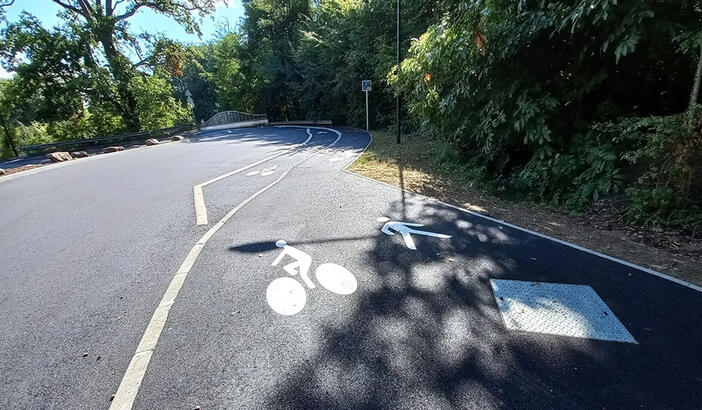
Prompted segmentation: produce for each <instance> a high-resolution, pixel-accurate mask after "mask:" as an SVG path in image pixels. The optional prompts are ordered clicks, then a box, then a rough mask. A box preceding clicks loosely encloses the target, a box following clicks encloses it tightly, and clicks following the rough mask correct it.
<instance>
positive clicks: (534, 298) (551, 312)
mask: <svg viewBox="0 0 702 410" xmlns="http://www.w3.org/2000/svg"><path fill="white" fill-rule="evenodd" d="M490 285H491V286H492V290H493V292H494V293H495V300H496V301H497V306H498V308H499V309H500V313H501V314H502V319H503V320H504V322H505V326H506V327H507V328H508V329H514V330H521V331H525V332H537V333H547V334H552V335H561V336H571V337H582V338H588V339H599V340H609V341H615V342H628V343H637V342H636V340H635V339H634V338H633V337H632V336H631V334H630V333H629V331H628V330H626V328H625V327H624V325H622V323H621V322H620V321H619V319H617V317H616V316H614V313H612V311H611V310H610V309H609V308H608V307H607V305H605V303H604V302H603V301H602V299H600V297H599V296H598V295H597V293H595V291H594V290H593V289H592V288H591V287H589V286H586V285H567V284H560V283H543V282H525V281H520V280H501V279H490Z"/></svg>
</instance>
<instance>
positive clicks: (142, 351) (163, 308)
mask: <svg viewBox="0 0 702 410" xmlns="http://www.w3.org/2000/svg"><path fill="white" fill-rule="evenodd" d="M308 131H309V129H308ZM333 131H334V132H335V133H336V134H337V135H338V137H337V138H336V140H334V142H332V143H331V144H329V145H327V148H328V147H331V146H333V145H335V144H336V143H337V142H338V141H339V139H341V132H339V131H336V130H333ZM310 135H311V134H310ZM307 141H309V138H308V139H307ZM307 141H305V142H307ZM319 152H321V150H319V149H318V150H316V151H315V152H313V153H312V154H311V155H309V156H307V157H305V158H303V159H302V160H300V161H299V162H297V163H295V164H294V165H293V166H292V167H290V169H288V170H287V171H285V172H284V173H283V174H282V175H281V176H280V177H278V179H276V180H275V181H273V182H271V183H270V184H268V185H266V186H265V187H263V188H262V189H261V190H259V191H257V192H256V193H255V194H253V195H251V196H250V197H248V198H246V199H245V200H244V201H243V202H241V203H240V204H239V205H237V206H236V207H235V208H234V209H232V210H231V211H229V212H228V213H227V214H226V215H225V216H224V217H223V218H222V219H221V220H220V221H219V222H217V223H216V224H215V225H214V226H212V228H210V229H209V230H208V231H207V233H205V234H204V235H203V236H202V237H201V238H200V239H199V240H198V241H197V243H196V244H195V245H194V246H193V247H192V249H190V252H189V253H188V256H187V257H186V258H185V260H184V261H183V263H182V264H181V266H180V269H178V272H177V273H176V275H174V276H173V279H171V283H170V285H169V286H168V289H167V290H166V293H164V295H163V297H162V298H161V302H160V303H159V305H158V307H157V308H156V310H155V311H154V314H153V315H152V316H151V321H150V322H149V325H148V326H147V327H146V330H145V331H144V335H143V336H142V337H141V341H140V342H139V346H138V347H137V349H136V351H135V352H134V356H133V357H132V360H131V361H130V362H129V367H127V371H126V372H125V373H124V377H122V381H121V382H120V384H119V388H118V389H117V393H116V394H115V398H114V399H113V400H112V404H111V405H110V409H111V410H117V409H119V410H128V409H131V408H132V405H133V404H134V400H135V399H136V396H137V393H138V392H139V387H140V386H141V382H142V380H143V379H144V375H145V374H146V369H147V368H148V366H149V362H150V361H151V356H152V354H153V351H154V349H155V348H156V344H157V343H158V339H159V338H160V336H161V331H162V330H163V327H164V326H165V325H166V321H167V320H168V314H169V312H170V310H171V308H172V307H173V304H174V303H175V300H176V297H177V296H178V293H179V292H180V289H181V287H182V286H183V283H185V279H186V278H187V277H188V274H189V273H190V270H191V269H192V267H193V265H194V264H195V261H196V260H197V258H198V256H199V255H200V252H202V249H203V248H204V246H205V245H206V244H207V242H208V241H209V240H210V238H212V236H213V235H214V234H215V233H216V232H217V231H218V230H219V229H220V228H221V227H222V226H224V224H225V223H227V221H228V220H229V219H231V218H232V217H233V216H234V214H236V213H237V212H238V211H239V210H240V209H241V208H243V207H244V206H245V205H246V204H248V203H249V202H251V201H253V200H254V199H255V198H256V197H258V196H259V195H261V194H262V193H264V192H266V191H267V190H268V189H270V188H271V187H273V186H274V185H276V184H277V183H278V182H280V181H282V180H283V178H285V177H286V176H287V175H288V174H289V173H290V171H292V170H293V169H295V168H296V167H297V166H298V165H300V164H302V163H303V162H305V161H307V160H308V159H310V158H312V157H314V156H315V155H317V154H318V153H319Z"/></svg>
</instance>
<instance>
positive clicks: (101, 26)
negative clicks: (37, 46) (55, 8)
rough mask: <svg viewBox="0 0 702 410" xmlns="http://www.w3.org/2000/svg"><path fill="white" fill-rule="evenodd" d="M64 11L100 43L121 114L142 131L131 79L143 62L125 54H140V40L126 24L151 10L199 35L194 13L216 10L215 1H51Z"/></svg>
mask: <svg viewBox="0 0 702 410" xmlns="http://www.w3.org/2000/svg"><path fill="white" fill-rule="evenodd" d="M52 1H53V2H54V3H56V4H58V5H59V6H61V7H62V8H63V9H64V10H65V11H66V14H64V16H65V18H66V19H70V18H77V19H78V20H80V21H82V23H83V27H85V29H86V31H87V32H88V33H90V35H91V37H92V39H93V40H94V41H95V42H97V43H98V44H99V45H100V47H101V51H102V53H103V55H104V57H105V59H106V61H107V64H108V67H109V71H110V74H111V75H112V77H113V79H114V81H115V83H116V90H117V102H118V107H119V111H120V114H121V116H122V118H123V120H124V122H125V124H126V125H127V127H128V128H130V129H139V128H140V122H139V114H138V112H137V109H138V107H137V104H138V101H137V96H136V95H135V94H134V87H132V86H131V82H132V80H133V79H134V78H135V76H136V75H137V67H138V66H139V65H140V63H142V62H137V63H133V62H131V61H130V60H129V58H128V57H127V56H126V55H125V52H124V51H123V49H124V48H126V47H130V46H131V47H132V48H133V49H136V51H138V39H137V38H135V37H134V36H133V35H132V34H131V33H130V32H129V26H128V24H127V21H128V19H129V18H130V17H132V16H134V15H135V14H136V13H137V12H138V11H139V10H140V9H146V8H148V9H151V10H153V11H155V12H157V13H160V14H163V15H166V16H169V17H172V18H173V19H174V20H175V21H176V22H178V23H179V24H181V25H183V26H184V27H185V29H186V30H187V31H188V32H191V33H192V32H199V30H200V28H199V25H198V22H197V21H196V19H195V18H194V17H193V12H200V13H210V12H212V11H214V5H215V0H128V1H120V0H117V1H114V2H113V0H104V1H103V0H97V1H93V2H91V1H88V0H65V1H63V0H52Z"/></svg>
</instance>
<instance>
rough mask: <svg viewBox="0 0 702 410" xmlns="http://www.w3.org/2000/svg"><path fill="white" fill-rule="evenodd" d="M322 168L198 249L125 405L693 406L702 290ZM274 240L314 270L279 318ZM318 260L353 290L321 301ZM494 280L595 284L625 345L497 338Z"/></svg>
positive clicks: (350, 140)
mask: <svg viewBox="0 0 702 410" xmlns="http://www.w3.org/2000/svg"><path fill="white" fill-rule="evenodd" d="M366 138H367V137H364V134H363V133H353V132H345V133H344V137H343V138H342V139H341V141H340V144H339V145H340V146H339V147H338V148H337V149H338V150H340V151H343V150H347V151H350V152H355V151H360V149H362V148H363V146H365V144H366V143H367V139H366ZM330 156H333V154H331V153H330V154H329V155H326V156H318V157H315V158H312V159H310V160H309V161H307V162H305V163H303V164H302V165H300V166H299V167H298V168H297V169H295V170H293V171H291V172H290V174H289V175H288V177H286V179H285V180H283V181H281V183H280V184H278V185H276V186H274V187H272V188H271V189H270V190H269V191H267V192H266V193H265V194H264V195H262V196H261V197H259V198H257V199H256V200H255V201H253V202H251V203H250V204H249V206H246V207H244V208H242V209H241V210H240V212H239V213H237V215H236V216H235V217H234V218H232V219H231V220H230V221H229V222H228V223H227V224H226V225H225V226H224V227H223V228H222V229H221V230H220V231H219V232H217V234H216V235H215V236H214V237H213V238H212V240H211V241H210V242H209V243H208V245H207V247H206V248H205V249H204V250H203V252H202V255H201V256H200V259H199V260H198V262H197V263H196V264H195V266H194V267H193V271H192V272H191V274H190V276H189V278H188V280H187V282H186V283H185V284H184V286H183V288H182V290H181V293H180V295H179V297H178V299H177V301H176V303H175V304H174V306H173V307H172V309H171V313H170V316H169V319H168V323H167V324H166V327H165V328H164V330H163V333H162V335H161V339H160V341H159V344H158V346H157V348H156V349H155V352H154V355H153V359H152V361H151V364H150V367H149V370H148V371H147V373H146V376H145V378H144V381H143V383H142V386H141V390H140V391H139V394H138V395H137V399H136V402H135V408H154V407H168V408H181V407H183V408H188V407H194V406H202V408H232V407H236V408H262V407H264V408H281V407H284V408H360V407H364V408H365V407H374V408H385V407H388V408H389V407H420V406H421V407H431V408H436V407H441V408H451V407H457V408H494V407H507V408H535V407H547V408H554V407H555V408H563V407H568V408H593V407H602V408H612V407H616V408H633V407H637V408H638V407H644V408H698V407H699V403H700V402H702V397H701V394H700V392H702V360H700V359H701V358H702V347H701V346H702V345H700V343H699V341H700V340H702V330H701V329H702V312H700V309H699V306H702V293H700V292H698V291H696V290H694V289H691V288H687V287H684V286H681V285H679V284H676V283H673V282H671V281H667V280H665V279H662V278H660V277H657V276H654V275H651V274H649V273H646V272H643V271H640V270H637V269H634V268H631V267H628V266H625V265H622V264H619V263H616V262H613V261H610V260H607V259H604V258H601V257H598V256H596V255H593V254H589V253H585V252H582V251H580V250H577V249H574V248H572V247H568V246H565V245H562V244H559V243H557V242H554V241H551V240H548V239H545V238H541V237H538V236H535V235H532V234H529V233H526V232H524V231H521V230H518V229H514V228H511V227H508V226H504V225H501V224H499V223H497V222H495V221H490V220H488V219H484V218H481V217H478V216H475V215H472V214H469V213H466V212H464V211H461V210H458V209H456V208H453V207H450V206H447V205H444V204H441V203H438V202H432V201H429V200H426V199H424V198H422V197H419V196H415V195H412V194H408V193H403V192H402V191H400V190H397V189H394V188H392V187H389V186H386V185H382V184H378V183H375V182H372V181H369V180H366V179H364V178H360V177H357V176H354V175H351V174H349V173H346V172H342V171H341V169H342V168H343V166H344V165H345V164H346V162H345V161H330V160H329V157H330ZM382 217H386V218H389V219H390V220H392V221H406V222H411V223H421V224H424V226H423V227H421V229H426V230H428V231H429V230H430V231H433V232H439V233H443V234H446V235H450V236H451V238H448V239H442V238H432V237H424V236H421V235H416V236H414V237H413V238H414V242H415V245H416V247H417V250H411V249H408V248H407V246H406V243H405V242H404V241H403V240H402V238H401V237H400V235H399V234H395V235H392V236H390V235H386V234H384V233H382V232H381V228H382V227H383V225H384V223H385V221H386V220H385V219H382V220H381V221H378V219H379V218H382ZM281 239H282V240H285V241H286V242H287V244H288V245H290V246H293V247H294V248H296V249H298V250H300V251H302V252H304V253H306V254H308V255H310V257H311V258H312V266H311V270H310V277H311V278H312V280H313V282H314V283H315V284H316V287H315V288H314V289H307V290H306V303H305V305H304V307H303V308H302V310H301V311H300V312H299V313H297V314H294V315H290V316H285V315H280V314H278V313H276V312H275V311H273V309H271V307H270V305H269V304H268V302H267V298H266V292H267V288H268V286H269V284H270V283H271V282H272V281H274V280H276V278H280V277H285V276H288V277H290V276H289V275H288V274H287V273H286V272H285V271H284V270H283V266H284V264H285V263H286V262H290V261H291V260H290V259H287V260H286V262H282V263H281V264H279V265H278V266H271V264H272V263H273V262H274V261H275V260H276V258H277V257H278V256H279V255H280V253H281V252H282V250H281V248H279V247H277V246H276V244H275V242H276V241H278V240H281ZM324 263H334V264H338V265H340V266H343V267H345V268H346V269H348V271H349V272H351V273H352V274H353V275H354V276H355V278H356V280H357V289H356V291H355V292H354V293H352V294H350V295H337V294H335V293H332V292H330V291H328V290H326V289H325V288H324V287H322V286H320V283H319V280H318V279H317V278H316V277H315V275H314V270H315V269H316V268H317V267H318V266H319V265H321V264H324ZM293 278H294V279H295V280H298V281H300V279H299V276H295V277H293ZM491 280H492V281H495V280H518V281H524V282H525V283H527V284H529V285H530V286H531V285H532V284H533V286H543V285H540V284H541V283H559V284H571V285H584V286H589V287H590V289H591V290H592V291H593V292H595V294H596V295H597V296H598V297H599V298H600V299H601V302H602V303H604V305H605V306H606V308H605V310H603V311H601V314H602V315H604V316H607V317H608V318H609V317H610V315H614V316H615V317H616V319H618V322H619V323H621V325H622V326H623V327H624V329H625V330H626V333H627V334H629V335H630V336H631V338H632V339H633V340H632V341H629V342H614V341H607V340H597V339H593V338H584V337H567V336H559V335H553V334H544V333H538V332H532V331H516V330H509V329H507V328H506V322H505V319H504V318H503V316H502V314H501V312H500V310H499V309H498V306H499V305H498V303H503V302H505V301H501V302H498V300H499V299H498V300H496V298H495V289H494V286H495V283H499V284H500V286H502V284H503V282H491ZM300 283H302V282H301V281H300ZM505 289H506V288H505ZM502 290H504V289H502ZM502 290H501V291H502ZM507 299H509V297H508V298H507ZM585 301H586V302H587V301H589V299H587V300H585ZM583 303H584V302H583ZM588 303H589V302H588ZM514 306H518V305H514ZM554 306H555V307H558V306H561V307H563V305H557V304H554V303H552V301H550V300H542V301H539V302H538V303H537V304H536V306H529V305H528V304H527V305H521V308H522V309H526V310H529V309H533V310H535V311H544V310H546V311H550V310H553V308H554ZM573 306H575V307H578V306H579V305H577V304H576V305H571V306H570V307H571V308H573ZM568 307H569V305H567V304H566V305H565V308H566V309H565V310H564V311H558V312H557V313H558V314H561V313H562V314H564V315H570V316H571V317H572V316H573V315H575V316H578V315H580V316H582V317H581V318H580V321H579V322H578V323H580V324H583V326H585V327H586V328H585V329H575V330H579V331H583V332H585V333H588V332H589V334H591V335H592V334H597V331H598V330H599V329H598V328H597V326H599V324H598V323H599V322H597V321H592V320H590V321H589V320H588V316H587V315H588V314H589V313H591V312H588V311H587V310H582V311H578V310H577V309H575V308H573V309H570V311H568V309H567V308H568ZM598 307H599V306H598ZM512 313H519V312H512ZM551 313H553V312H551ZM597 320H605V319H603V318H602V317H601V318H599V319H597ZM587 326H591V327H592V328H591V329H589V328H587ZM566 330H568V329H566ZM570 330H573V329H570Z"/></svg>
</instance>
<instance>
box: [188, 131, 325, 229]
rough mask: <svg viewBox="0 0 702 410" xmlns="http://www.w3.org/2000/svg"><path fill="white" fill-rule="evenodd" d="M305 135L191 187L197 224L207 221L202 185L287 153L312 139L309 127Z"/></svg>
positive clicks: (205, 223) (206, 222)
mask: <svg viewBox="0 0 702 410" xmlns="http://www.w3.org/2000/svg"><path fill="white" fill-rule="evenodd" d="M307 135H308V137H307V139H306V140H305V141H304V142H302V143H300V144H297V145H294V146H292V147H290V148H288V149H286V150H285V151H282V152H279V153H277V154H274V155H271V156H270V157H268V158H264V159H262V160H258V161H256V162H254V163H253V164H249V165H247V166H245V167H242V168H239V169H235V170H234V171H230V172H227V173H226V174H223V175H220V176H218V177H215V178H212V179H210V180H209V181H205V182H203V183H201V184H197V185H195V186H194V187H193V199H194V201H195V220H196V221H197V225H207V224H208V223H209V222H208V220H207V206H206V205H205V195H204V194H203V192H202V188H203V187H204V186H207V185H209V184H211V183H214V182H217V181H221V180H223V179H224V178H228V177H230V176H232V175H234V174H238V173H239V172H242V171H246V170H247V169H249V168H252V167H255V166H256V165H260V164H263V163H264V162H266V161H270V160H272V159H273V158H277V157H279V156H281V155H283V154H287V153H288V152H290V151H292V150H294V149H297V148H300V147H301V146H303V145H305V144H307V142H309V140H310V139H312V133H310V129H309V128H308V129H307Z"/></svg>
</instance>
